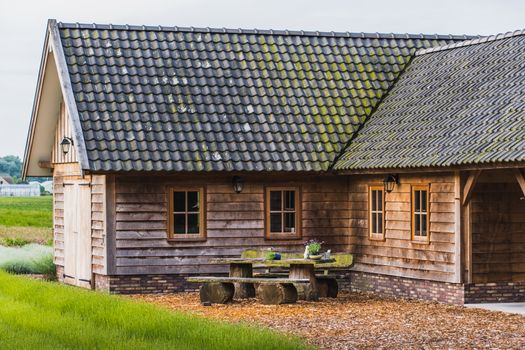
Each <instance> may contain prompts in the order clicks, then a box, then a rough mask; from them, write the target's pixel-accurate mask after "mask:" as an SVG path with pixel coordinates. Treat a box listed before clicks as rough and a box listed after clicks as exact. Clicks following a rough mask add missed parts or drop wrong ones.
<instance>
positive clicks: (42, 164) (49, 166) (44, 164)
mask: <svg viewBox="0 0 525 350" xmlns="http://www.w3.org/2000/svg"><path fill="white" fill-rule="evenodd" d="M38 167H39V168H42V169H53V164H52V163H51V162H50V161H48V160H46V161H44V160H41V161H39V162H38Z"/></svg>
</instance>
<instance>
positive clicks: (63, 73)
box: [48, 19, 89, 170]
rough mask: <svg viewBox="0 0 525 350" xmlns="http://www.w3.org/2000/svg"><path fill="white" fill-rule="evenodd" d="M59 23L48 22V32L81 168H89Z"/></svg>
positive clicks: (52, 20) (51, 20) (54, 21)
mask: <svg viewBox="0 0 525 350" xmlns="http://www.w3.org/2000/svg"><path fill="white" fill-rule="evenodd" d="M58 28H59V27H58V25H57V22H56V20H54V19H50V20H49V22H48V33H49V40H50V44H51V48H52V50H53V55H54V57H55V62H56V65H57V71H58V78H59V81H60V87H61V89H62V95H63V97H64V102H65V105H66V108H67V111H68V114H69V117H70V118H71V125H72V129H73V130H72V132H73V140H74V143H75V144H76V145H75V146H76V149H77V152H78V158H79V161H80V165H81V169H83V170H89V160H88V156H87V151H86V144H85V142H84V134H83V132H82V126H81V125H80V116H79V113H78V108H77V104H76V101H75V97H74V96H73V89H72V84H71V78H70V76H69V72H68V68H67V64H66V56H65V55H64V48H63V47H62V42H61V40H60V33H59V32H58Z"/></svg>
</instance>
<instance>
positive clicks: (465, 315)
mask: <svg viewBox="0 0 525 350" xmlns="http://www.w3.org/2000/svg"><path fill="white" fill-rule="evenodd" d="M133 298H135V299H140V300H143V301H146V302H151V303H155V304H159V305H161V306H164V307H167V308H169V309H173V310H179V311H185V312H190V313H195V314H198V315H202V316H205V317H209V318H213V319H219V320H224V321H229V322H246V323H249V324H257V325H262V326H266V327H269V328H272V329H274V330H278V331H282V332H286V333H289V334H294V335H298V336H301V337H305V338H306V339H307V341H308V342H310V343H311V344H315V345H316V346H318V347H319V348H321V349H365V348H374V349H400V348H402V349H459V348H461V349H476V348H477V349H480V348H492V349H494V348H497V349H510V348H513V349H522V348H525V317H524V316H519V315H511V314H506V313H502V312H493V311H486V310H481V309H467V308H464V307H458V306H448V305H442V304H435V303H425V302H418V301H405V300H390V299H381V298H376V297H372V296H369V295H364V294H355V293H340V295H339V297H338V298H337V299H321V301H319V302H306V301H299V302H298V303H297V304H292V305H280V306H273V305H271V306H268V305H261V304H259V303H258V302H257V301H256V300H255V299H250V300H243V301H235V302H233V303H232V304H228V305H212V306H202V305H201V304H200V302H199V296H198V293H181V294H170V295H141V296H133Z"/></svg>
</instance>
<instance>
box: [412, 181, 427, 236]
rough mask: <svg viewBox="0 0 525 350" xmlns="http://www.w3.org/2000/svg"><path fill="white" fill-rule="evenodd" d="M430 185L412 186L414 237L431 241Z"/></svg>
mask: <svg viewBox="0 0 525 350" xmlns="http://www.w3.org/2000/svg"><path fill="white" fill-rule="evenodd" d="M428 189H429V187H428V185H417V186H412V239H413V240H414V241H423V242H429V203H428V202H429V200H428V199H429V198H428V196H429V190H428Z"/></svg>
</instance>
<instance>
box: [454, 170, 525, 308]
mask: <svg viewBox="0 0 525 350" xmlns="http://www.w3.org/2000/svg"><path fill="white" fill-rule="evenodd" d="M463 194H464V195H463V199H462V208H463V223H462V224H463V229H462V231H463V239H464V241H463V243H464V247H465V250H464V260H463V262H464V269H463V271H464V276H463V279H464V283H465V296H464V297H465V303H484V302H517V301H525V177H524V172H523V170H521V169H518V168H515V169H497V170H483V171H481V170H477V171H472V172H470V173H469V175H468V176H467V177H466V178H465V182H464V192H463Z"/></svg>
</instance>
